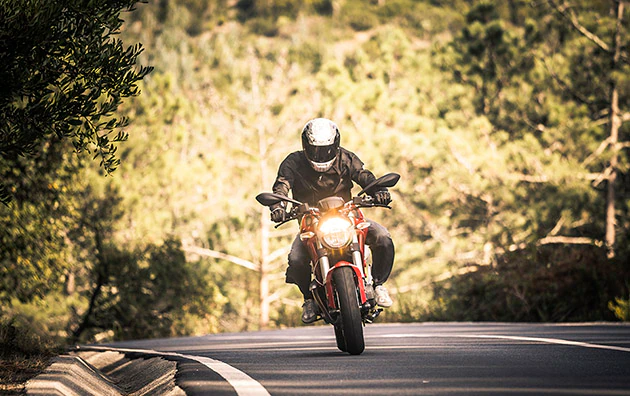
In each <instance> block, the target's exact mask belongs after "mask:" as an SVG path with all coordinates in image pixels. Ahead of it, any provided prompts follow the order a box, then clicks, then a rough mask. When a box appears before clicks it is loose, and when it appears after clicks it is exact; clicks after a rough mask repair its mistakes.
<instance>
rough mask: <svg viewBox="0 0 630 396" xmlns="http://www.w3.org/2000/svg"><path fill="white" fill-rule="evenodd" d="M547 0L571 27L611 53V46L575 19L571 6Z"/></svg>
mask: <svg viewBox="0 0 630 396" xmlns="http://www.w3.org/2000/svg"><path fill="white" fill-rule="evenodd" d="M548 1H549V4H551V6H552V7H553V8H554V9H555V10H556V11H557V12H558V13H559V14H560V15H562V17H563V18H565V19H566V20H568V21H569V22H570V23H571V25H572V26H573V28H574V29H575V30H577V31H578V32H580V33H581V34H582V35H583V36H584V37H586V38H587V39H589V40H591V41H592V42H593V43H595V45H597V46H598V47H599V48H601V49H602V50H604V51H606V52H608V53H611V54H612V53H613V51H612V50H611V48H610V46H609V45H608V44H606V43H605V42H604V41H603V40H602V39H600V38H599V37H598V36H597V35H595V34H594V33H593V32H591V31H589V30H588V29H586V28H585V27H584V26H582V24H581V23H580V21H579V20H578V19H577V15H575V13H574V12H573V11H572V10H571V9H570V8H571V7H570V5H569V4H567V3H563V4H562V5H559V4H557V3H556V2H555V1H554V0H548Z"/></svg>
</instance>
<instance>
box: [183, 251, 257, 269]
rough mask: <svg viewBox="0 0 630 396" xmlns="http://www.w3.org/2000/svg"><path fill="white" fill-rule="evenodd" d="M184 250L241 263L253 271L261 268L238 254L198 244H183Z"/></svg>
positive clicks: (237, 263)
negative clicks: (230, 253) (206, 247)
mask: <svg viewBox="0 0 630 396" xmlns="http://www.w3.org/2000/svg"><path fill="white" fill-rule="evenodd" d="M182 250H183V251H184V252H188V253H194V254H198V255H200V256H207V257H213V258H216V259H220V260H226V261H229V262H231V263H233V264H236V265H240V266H241V267H245V268H247V269H250V270H253V271H258V270H259V269H260V268H259V266H258V264H255V263H252V262H251V261H248V260H245V259H242V258H239V257H236V256H231V255H229V254H226V253H223V252H218V251H216V250H210V249H205V248H202V247H198V246H183V247H182Z"/></svg>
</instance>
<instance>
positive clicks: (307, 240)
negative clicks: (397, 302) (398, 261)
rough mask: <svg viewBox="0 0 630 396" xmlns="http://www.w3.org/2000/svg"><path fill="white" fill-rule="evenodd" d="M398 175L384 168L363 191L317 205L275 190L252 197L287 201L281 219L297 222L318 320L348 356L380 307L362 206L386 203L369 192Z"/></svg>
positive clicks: (362, 345) (271, 202)
mask: <svg viewBox="0 0 630 396" xmlns="http://www.w3.org/2000/svg"><path fill="white" fill-rule="evenodd" d="M399 179H400V175H398V174H396V173H388V174H386V175H384V176H382V177H380V178H378V179H376V180H375V181H373V182H372V183H370V184H369V185H368V186H366V187H365V188H364V189H363V190H361V191H360V192H359V193H358V194H357V196H355V197H353V198H352V199H351V200H350V201H348V202H344V200H343V198H340V197H328V198H324V199H322V200H320V201H319V202H318V203H317V205H316V206H315V207H312V206H310V205H309V204H307V203H302V202H299V201H296V200H294V199H292V198H289V197H286V196H284V195H280V194H274V193H260V194H258V195H257V196H256V200H257V201H258V202H259V203H260V204H262V205H264V206H271V205H274V204H277V203H279V202H281V201H285V202H290V203H291V204H292V205H291V210H290V211H289V213H288V214H289V216H288V218H286V219H285V221H283V222H281V223H279V224H277V225H276V228H277V227H279V226H281V225H282V224H285V223H287V222H289V221H292V220H294V219H298V220H299V222H300V239H301V241H302V243H303V244H304V245H305V246H306V248H307V250H308V252H309V254H310V257H311V270H312V274H313V276H312V279H313V280H312V282H311V285H310V290H311V293H312V294H313V298H314V300H315V302H316V304H317V306H318V308H319V313H318V318H317V320H324V321H325V322H326V323H328V324H332V325H333V327H334V329H335V339H336V342H337V347H338V348H339V350H341V351H343V352H348V353H350V354H351V355H359V354H361V353H362V352H363V350H364V349H365V341H364V338H363V326H364V325H365V324H368V323H372V322H373V321H374V320H375V319H376V317H378V315H379V314H380V313H381V312H382V309H381V308H378V306H377V304H376V302H375V292H374V286H373V279H372V266H371V261H370V260H369V259H368V250H367V248H366V244H365V241H366V238H367V235H368V227H369V226H370V223H369V222H368V221H367V220H366V219H365V217H364V216H363V213H362V211H361V208H372V207H385V208H388V209H391V207H390V206H388V205H380V204H376V203H375V202H374V200H373V199H372V197H371V196H369V195H367V194H368V193H369V192H371V191H374V190H377V189H378V188H382V187H393V186H394V185H396V183H398V180H399Z"/></svg>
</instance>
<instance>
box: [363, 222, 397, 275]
mask: <svg viewBox="0 0 630 396" xmlns="http://www.w3.org/2000/svg"><path fill="white" fill-rule="evenodd" d="M368 221H369V222H370V227H369V229H368V236H367V240H366V243H367V244H368V245H370V250H371V251H372V277H373V278H374V284H375V285H376V286H378V285H382V284H383V283H385V282H386V281H387V279H388V278H389V275H390V274H391V272H392V267H393V266H394V242H393V241H392V237H391V235H390V234H389V232H388V231H387V229H386V228H385V227H383V226H382V225H380V224H378V223H376V222H374V221H372V220H368Z"/></svg>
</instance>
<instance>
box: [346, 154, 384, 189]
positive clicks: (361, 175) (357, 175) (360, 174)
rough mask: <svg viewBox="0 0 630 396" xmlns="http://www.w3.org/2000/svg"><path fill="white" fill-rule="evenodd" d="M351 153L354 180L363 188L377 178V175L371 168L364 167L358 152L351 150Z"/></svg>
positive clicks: (351, 172) (351, 170)
mask: <svg viewBox="0 0 630 396" xmlns="http://www.w3.org/2000/svg"><path fill="white" fill-rule="evenodd" d="M349 154H350V175H351V177H352V181H353V182H355V183H357V184H359V185H360V186H361V188H365V187H366V186H367V185H368V184H370V183H372V182H373V181H374V180H376V177H375V176H374V174H373V173H372V172H371V171H370V170H368V169H365V168H364V166H363V161H361V160H360V159H359V157H358V156H357V155H356V154H354V153H351V152H349ZM379 190H382V189H379Z"/></svg>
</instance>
